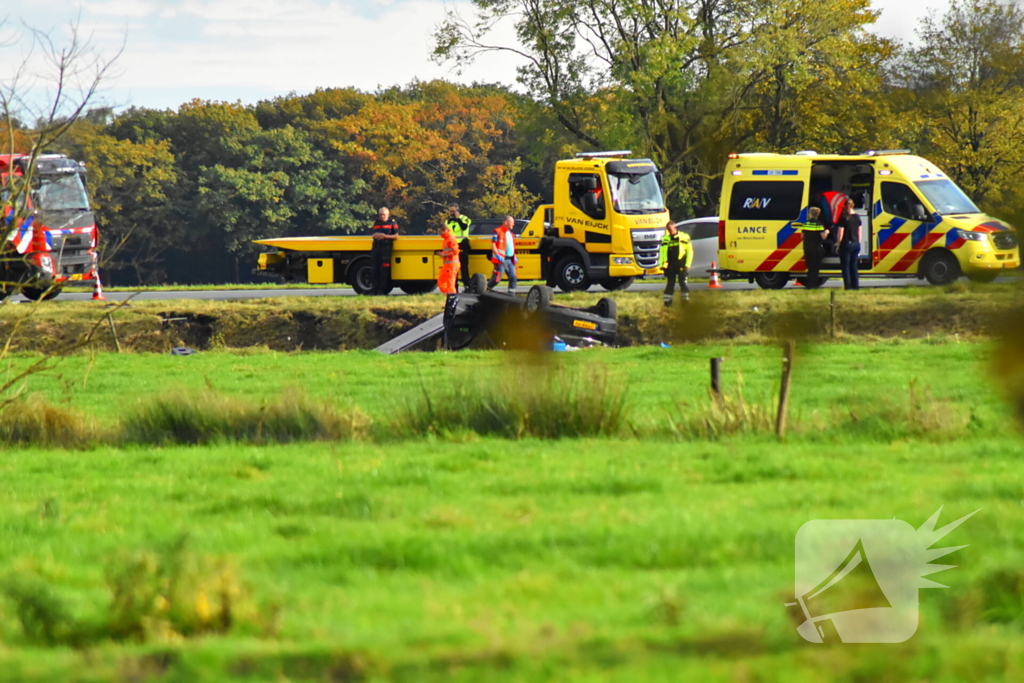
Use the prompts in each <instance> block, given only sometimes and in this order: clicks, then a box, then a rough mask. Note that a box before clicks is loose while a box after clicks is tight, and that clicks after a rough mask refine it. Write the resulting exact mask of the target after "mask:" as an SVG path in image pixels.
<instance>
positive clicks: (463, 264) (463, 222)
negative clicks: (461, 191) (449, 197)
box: [444, 204, 473, 287]
mask: <svg viewBox="0 0 1024 683" xmlns="http://www.w3.org/2000/svg"><path fill="white" fill-rule="evenodd" d="M444 224H445V225H447V226H448V227H449V229H451V231H452V234H453V235H454V236H455V239H457V240H458V241H459V270H460V271H462V284H463V286H466V287H468V286H469V226H470V225H472V224H473V221H471V220H470V219H469V217H468V216H464V215H463V214H461V213H459V205H458V204H449V205H448V218H447V219H446V220H445V222H444Z"/></svg>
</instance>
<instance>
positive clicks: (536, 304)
mask: <svg viewBox="0 0 1024 683" xmlns="http://www.w3.org/2000/svg"><path fill="white" fill-rule="evenodd" d="M554 294H555V293H554V292H553V291H551V288H550V287H545V286H544V285H534V286H533V287H530V291H528V292H527V293H526V303H525V304H523V313H526V314H527V315H530V314H533V313H536V312H537V311H543V310H544V309H545V308H547V307H548V306H550V305H551V299H552V298H553V297H554Z"/></svg>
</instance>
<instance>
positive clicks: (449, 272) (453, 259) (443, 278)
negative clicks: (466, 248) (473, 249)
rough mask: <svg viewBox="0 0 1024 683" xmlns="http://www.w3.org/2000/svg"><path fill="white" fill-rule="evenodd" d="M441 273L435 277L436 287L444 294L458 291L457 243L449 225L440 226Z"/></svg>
mask: <svg viewBox="0 0 1024 683" xmlns="http://www.w3.org/2000/svg"><path fill="white" fill-rule="evenodd" d="M441 244H442V247H441V251H440V252H438V253H439V254H440V256H441V273H440V274H439V275H438V277H437V288H438V289H440V290H441V291H442V292H444V293H445V294H455V293H457V292H458V287H457V284H456V283H457V278H456V276H457V275H458V274H459V243H458V242H456V241H455V233H454V232H453V231H452V228H451V225H449V224H448V223H445V224H444V225H443V226H441Z"/></svg>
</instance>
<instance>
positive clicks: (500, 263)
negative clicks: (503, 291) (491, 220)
mask: <svg viewBox="0 0 1024 683" xmlns="http://www.w3.org/2000/svg"><path fill="white" fill-rule="evenodd" d="M515 224H516V219H515V218H514V217H513V216H505V220H504V222H503V223H502V224H501V225H499V226H498V227H497V228H495V229H494V234H493V235H492V236H491V263H493V264H494V272H493V273H492V274H491V279H490V281H489V282H488V283H487V289H494V288H495V287H497V286H498V283H499V282H500V281H501V275H502V273H504V274H506V275H508V293H509V294H515V293H516V287H517V285H518V284H519V279H518V275H517V273H516V235H515V233H514V232H513V231H512V228H514V227H515Z"/></svg>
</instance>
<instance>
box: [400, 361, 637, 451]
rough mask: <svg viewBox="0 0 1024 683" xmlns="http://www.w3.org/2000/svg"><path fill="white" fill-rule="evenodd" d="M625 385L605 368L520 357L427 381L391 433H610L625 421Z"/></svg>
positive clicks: (556, 435) (514, 436) (551, 436)
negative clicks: (443, 381)
mask: <svg viewBox="0 0 1024 683" xmlns="http://www.w3.org/2000/svg"><path fill="white" fill-rule="evenodd" d="M626 394H627V392H626V386H625V384H624V383H621V382H618V381H616V380H615V379H614V378H612V377H611V376H610V375H609V374H608V372H607V371H606V370H605V369H604V368H601V367H594V366H587V367H586V368H585V369H584V368H581V369H576V368H571V369H570V368H566V367H563V366H562V365H561V364H553V365H534V364H523V365H520V366H517V368H516V369H515V370H512V371H510V372H507V373H504V372H501V371H494V372H492V373H489V374H488V375H484V376H479V375H466V376H463V377H460V378H457V379H454V380H453V381H452V383H451V384H449V385H447V386H444V387H424V388H423V392H422V395H421V396H420V397H419V398H418V400H413V401H410V402H409V403H407V404H406V405H405V406H404V408H403V409H402V410H401V411H400V412H399V415H398V417H397V418H396V420H395V421H394V423H393V424H392V425H389V426H388V427H389V433H390V434H392V435H401V436H405V437H416V436H422V435H427V434H442V435H444V434H451V433H457V432H465V431H469V432H475V433H477V434H480V435H487V436H501V437H506V438H511V439H518V438H523V437H537V438H542V439H559V438H576V437H590V436H612V435H615V434H619V433H620V432H622V430H623V427H624V426H625V410H626Z"/></svg>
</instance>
